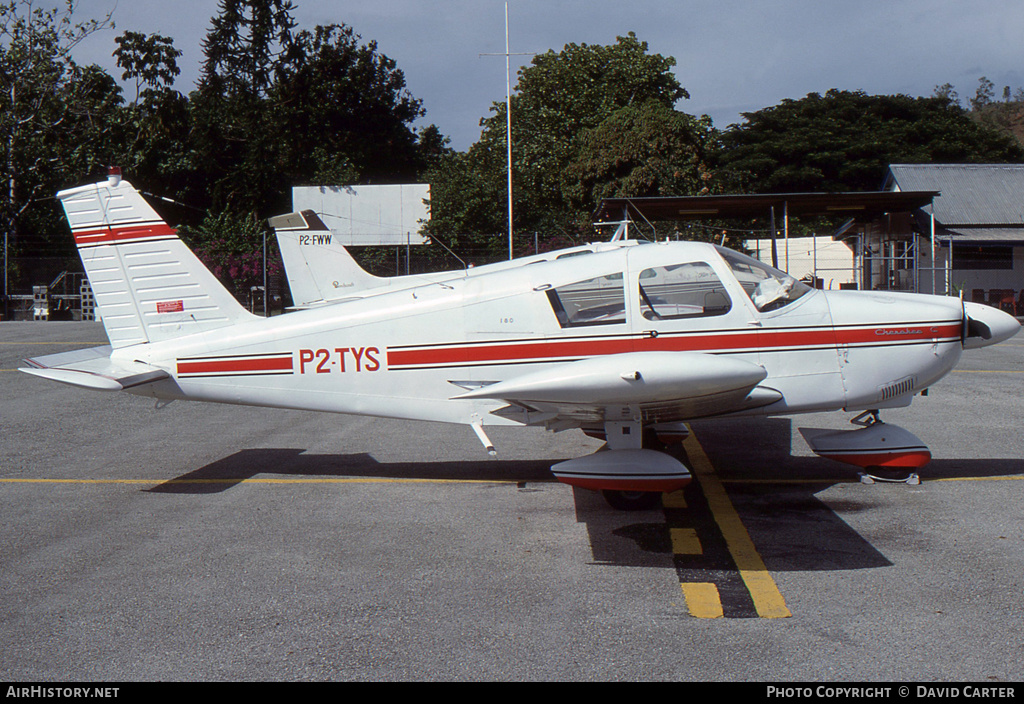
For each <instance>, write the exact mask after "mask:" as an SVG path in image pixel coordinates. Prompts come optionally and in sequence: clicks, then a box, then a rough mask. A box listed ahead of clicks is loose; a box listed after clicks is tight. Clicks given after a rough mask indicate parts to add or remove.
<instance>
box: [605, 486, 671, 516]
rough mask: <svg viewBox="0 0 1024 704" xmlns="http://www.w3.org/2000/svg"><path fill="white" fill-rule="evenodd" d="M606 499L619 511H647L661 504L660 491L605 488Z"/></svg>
mask: <svg viewBox="0 0 1024 704" xmlns="http://www.w3.org/2000/svg"><path fill="white" fill-rule="evenodd" d="M601 495H602V496H604V500H605V501H607V502H608V504H609V505H610V506H611V507H612V508H614V509H616V510H618V511H647V510H650V509H655V508H658V507H659V506H661V492H660V491H618V490H612V489H604V490H602V491H601Z"/></svg>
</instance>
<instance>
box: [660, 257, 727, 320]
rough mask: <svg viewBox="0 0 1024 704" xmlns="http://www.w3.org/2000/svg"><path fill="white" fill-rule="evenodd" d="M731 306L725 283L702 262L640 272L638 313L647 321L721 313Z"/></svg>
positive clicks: (724, 312) (708, 265) (700, 316)
mask: <svg viewBox="0 0 1024 704" xmlns="http://www.w3.org/2000/svg"><path fill="white" fill-rule="evenodd" d="M731 308H732V301H730V300H729V296H728V295H727V294H726V292H725V286H724V285H722V281H721V279H719V278H718V275H717V274H715V271H714V269H712V268H711V265H710V264H707V263H706V262H690V263H687V264H677V265H675V266H662V267H655V268H653V269H644V270H643V271H642V272H640V312H641V314H642V315H643V316H644V317H645V318H647V319H648V320H675V319H677V318H703V317H709V316H714V315H725V314H726V313H728V312H729V310H730V309H731Z"/></svg>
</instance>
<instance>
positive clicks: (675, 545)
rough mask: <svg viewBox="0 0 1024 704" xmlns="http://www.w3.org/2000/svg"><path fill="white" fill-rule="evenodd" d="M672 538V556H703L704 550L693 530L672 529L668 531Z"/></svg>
mask: <svg viewBox="0 0 1024 704" xmlns="http://www.w3.org/2000/svg"><path fill="white" fill-rule="evenodd" d="M669 535H670V536H671V538H672V553H673V554H674V555H703V554H704V548H703V547H702V546H701V544H700V538H698V537H697V531H696V530H695V529H693V528H672V529H671V530H670V531H669Z"/></svg>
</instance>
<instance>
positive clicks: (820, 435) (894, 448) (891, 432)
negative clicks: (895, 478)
mask: <svg viewBox="0 0 1024 704" xmlns="http://www.w3.org/2000/svg"><path fill="white" fill-rule="evenodd" d="M865 418H866V420H865ZM852 422H853V423H855V424H857V425H861V426H863V427H861V428H860V429H858V430H838V431H828V430H815V429H812V428H800V429H799V430H800V434H801V435H803V437H804V440H805V441H806V442H807V444H808V446H810V448H811V451H812V452H814V453H815V454H816V455H818V456H820V457H826V458H828V459H831V460H835V461H837V462H843V463H845V464H851V465H854V466H856V467H860V468H862V469H865V470H872V469H886V470H911V471H912V470H916V469H920V468H921V467H923V466H924V465H926V464H928V462H930V461H931V458H932V453H931V451H930V450H929V449H928V447H927V446H926V445H925V444H924V443H923V442H921V440H920V439H919V438H918V437H917V436H916V435H914V434H913V433H911V432H910V431H909V430H906V429H905V428H901V427H899V426H898V425H891V424H889V423H883V422H882V421H881V420H880V419H879V418H878V414H877V412H874V411H868V412H865V413H862V414H861V415H860V416H857V418H854V419H853V421H852Z"/></svg>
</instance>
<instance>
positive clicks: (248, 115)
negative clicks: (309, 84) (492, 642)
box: [189, 0, 295, 212]
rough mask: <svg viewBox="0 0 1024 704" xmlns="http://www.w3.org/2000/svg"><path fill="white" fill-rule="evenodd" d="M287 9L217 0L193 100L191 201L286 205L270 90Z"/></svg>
mask: <svg viewBox="0 0 1024 704" xmlns="http://www.w3.org/2000/svg"><path fill="white" fill-rule="evenodd" d="M292 9H293V8H292V4H291V2H289V1H288V0H221V3H220V7H219V13H218V14H217V15H216V16H215V17H214V18H213V20H212V24H211V28H210V31H209V32H208V33H207V35H206V38H205V39H204V41H203V51H204V54H205V62H204V64H203V73H202V76H201V78H200V81H199V86H198V89H197V90H196V91H195V92H193V93H192V96H191V100H190V110H191V116H192V136H191V146H192V154H193V158H194V159H195V162H194V164H193V169H194V172H195V175H196V177H197V178H196V179H195V181H194V188H193V190H192V193H191V194H190V198H189V200H190V201H192V202H195V203H198V204H201V205H202V206H203V207H206V208H210V209H214V210H218V211H220V210H232V211H235V212H249V211H262V210H263V209H264V208H268V207H269V208H271V209H273V210H277V211H279V210H280V209H281V208H282V207H284V206H285V204H286V200H285V199H284V197H283V193H284V191H285V180H284V177H283V174H282V170H281V162H280V150H279V148H278V145H279V142H280V139H281V137H282V134H283V133H282V131H281V129H280V127H281V115H280V109H279V106H278V105H276V104H275V103H273V102H272V101H270V100H269V96H270V93H271V91H272V89H273V84H274V76H275V74H276V72H277V70H278V66H279V62H280V60H281V57H282V56H283V55H284V54H285V52H286V51H287V50H288V47H289V45H290V43H291V36H292V29H293V28H294V27H295V22H294V20H293V19H292V16H291V12H292Z"/></svg>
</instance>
